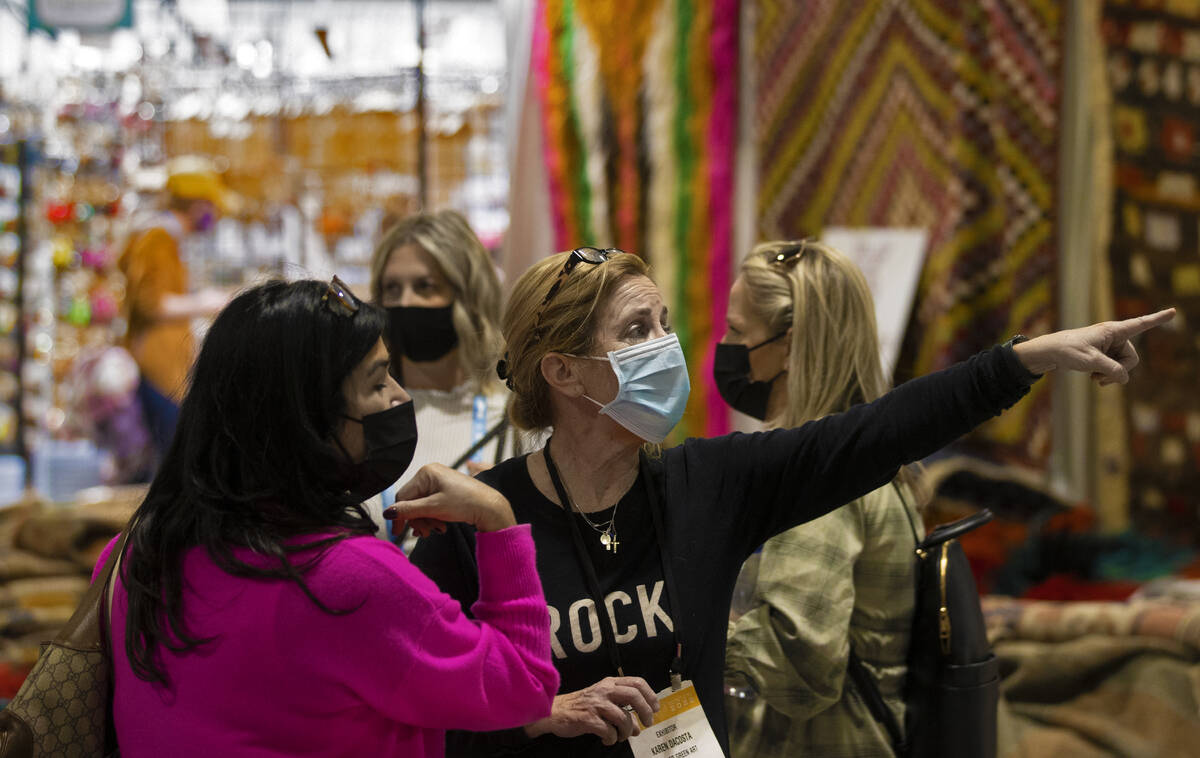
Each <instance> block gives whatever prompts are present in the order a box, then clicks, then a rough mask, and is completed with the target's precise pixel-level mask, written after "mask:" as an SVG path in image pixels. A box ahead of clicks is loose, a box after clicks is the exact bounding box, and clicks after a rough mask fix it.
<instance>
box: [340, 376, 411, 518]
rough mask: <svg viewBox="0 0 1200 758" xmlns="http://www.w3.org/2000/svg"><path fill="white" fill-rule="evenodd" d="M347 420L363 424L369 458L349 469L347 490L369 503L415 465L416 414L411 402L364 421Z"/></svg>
mask: <svg viewBox="0 0 1200 758" xmlns="http://www.w3.org/2000/svg"><path fill="white" fill-rule="evenodd" d="M344 418H346V419H347V420H349V421H354V422H356V423H359V424H362V428H363V442H364V444H365V445H366V448H367V454H366V456H365V457H364V458H363V459H362V460H361V461H359V462H357V463H354V464H353V465H351V466H350V470H349V472H348V474H347V476H348V479H349V481H348V483H347V484H348V486H347V489H348V490H350V492H352V493H353V494H354V495H355V496H356V497H358V498H359V499H360V500H367V499H369V498H372V497H374V496H376V495H378V494H379V493H380V492H383V491H384V490H385V489H387V488H388V487H389V486H390V485H391V484H392V483H393V482H395V481H396V480H397V479H399V478H400V477H401V475H403V474H404V472H405V471H406V470H407V469H408V464H410V463H412V459H413V453H415V452H416V450H417V414H416V411H415V410H414V408H413V402H412V401H411V400H409V401H408V402H407V403H401V404H400V405H394V406H392V407H391V408H388V409H387V410H386V411H379V412H378V413H368V414H367V415H365V416H363V417H362V418H354V417H353V416H345V417H344ZM340 446H341V445H340V443H339V447H340Z"/></svg>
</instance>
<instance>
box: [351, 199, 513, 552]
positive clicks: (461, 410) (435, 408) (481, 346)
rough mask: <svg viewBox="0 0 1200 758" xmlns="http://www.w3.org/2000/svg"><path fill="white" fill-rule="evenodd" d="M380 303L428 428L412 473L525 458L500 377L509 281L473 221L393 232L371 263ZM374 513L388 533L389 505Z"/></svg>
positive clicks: (473, 469)
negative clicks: (433, 466)
mask: <svg viewBox="0 0 1200 758" xmlns="http://www.w3.org/2000/svg"><path fill="white" fill-rule="evenodd" d="M371 300H372V301H373V302H374V303H375V304H376V305H379V306H381V307H383V308H384V309H385V310H386V311H387V316H388V326H387V342H388V348H389V350H390V351H391V354H392V367H391V370H392V374H393V375H394V376H396V377H397V379H398V380H400V381H401V382H402V383H403V384H404V387H405V388H406V389H407V390H408V391H409V393H410V394H411V395H412V397H413V403H414V405H415V406H416V412H417V423H418V424H420V426H421V428H422V429H423V430H425V431H424V433H422V435H421V438H420V440H419V441H418V443H417V450H416V453H415V454H414V457H413V464H414V465H413V468H412V469H410V470H412V471H416V470H418V469H419V468H420V467H421V466H423V465H424V464H426V463H441V464H443V465H446V466H455V465H457V466H458V467H459V468H460V470H462V471H464V472H467V473H471V474H475V473H478V472H479V471H481V470H483V469H484V468H487V467H488V466H490V465H492V464H494V463H497V462H499V461H500V460H503V459H504V458H507V457H509V456H510V455H513V454H515V453H516V452H518V448H516V447H514V445H515V444H517V440H516V437H515V435H514V434H513V433H512V431H511V430H510V429H509V428H508V426H507V424H506V421H505V407H506V405H507V403H508V396H509V393H508V390H507V389H506V388H505V387H504V385H503V383H501V382H500V381H498V380H497V378H496V371H495V367H496V360H497V359H498V358H499V357H500V353H501V345H502V342H503V340H502V338H501V336H500V326H499V322H500V300H501V292H500V280H499V278H498V277H497V275H496V268H495V266H494V265H493V263H492V259H491V256H490V255H489V254H488V252H487V250H486V249H485V248H484V247H483V244H482V243H481V242H480V241H479V238H478V237H477V236H475V232H473V231H472V230H471V227H470V226H469V225H468V224H467V220H466V219H465V218H463V217H462V216H461V215H460V214H458V213H456V212H454V211H439V212H437V213H419V214H416V215H413V216H409V217H407V218H405V219H402V220H401V221H400V222H398V223H397V224H395V225H394V226H392V227H391V228H390V229H388V230H387V231H386V232H385V233H384V235H383V237H382V238H381V240H380V242H379V244H378V246H377V247H376V249H375V254H374V257H373V259H372V262H371ZM389 504H390V503H389ZM367 506H368V510H369V511H370V513H371V516H372V519H373V520H374V521H375V522H376V524H378V525H380V526H381V527H382V526H383V525H384V524H385V522H384V519H383V516H382V511H383V504H382V503H381V501H380V500H375V501H373V502H371V503H368V504H367ZM380 534H386V532H385V531H382V530H381V532H380Z"/></svg>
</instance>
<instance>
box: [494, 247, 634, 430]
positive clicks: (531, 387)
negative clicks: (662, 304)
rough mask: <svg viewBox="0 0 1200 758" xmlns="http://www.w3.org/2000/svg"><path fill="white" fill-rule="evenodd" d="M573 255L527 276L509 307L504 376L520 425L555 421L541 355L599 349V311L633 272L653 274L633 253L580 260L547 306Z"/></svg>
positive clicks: (542, 426) (556, 258) (535, 268)
mask: <svg viewBox="0 0 1200 758" xmlns="http://www.w3.org/2000/svg"><path fill="white" fill-rule="evenodd" d="M570 255H571V253H569V252H566V253H558V254H556V255H552V256H550V257H549V258H546V259H545V260H543V261H540V262H538V263H536V264H534V265H533V266H532V267H531V268H530V269H529V270H528V271H526V272H525V273H524V274H522V275H521V278H520V279H518V280H517V283H516V284H515V285H514V286H513V289H512V294H511V295H510V296H509V299H508V307H507V308H506V309H505V311H504V339H505V343H506V344H505V350H506V352H505V354H504V365H505V374H506V376H507V377H508V382H509V389H511V390H512V391H513V401H512V404H511V406H510V408H509V416H510V417H511V418H512V422H513V424H514V425H515V426H516V427H517V428H519V429H524V430H536V429H545V428H547V427H549V426H552V425H553V423H554V420H553V418H552V416H551V406H550V386H549V385H548V384H547V383H546V378H545V377H544V376H542V358H543V357H545V355H546V354H547V353H571V354H573V355H588V354H589V353H590V352H591V351H592V350H593V349H594V347H595V344H594V343H595V336H596V331H597V327H598V324H597V318H598V315H599V313H600V311H602V310H603V307H604V305H605V303H607V302H608V299H609V296H610V295H611V294H612V292H613V290H614V289H616V287H617V285H618V284H620V283H621V282H622V281H624V280H625V279H628V278H629V277H631V276H647V277H648V276H649V275H650V269H649V267H648V266H647V265H646V262H645V261H643V260H642V259H641V258H639V257H637V256H636V255H630V254H629V253H620V254H618V255H614V256H613V257H611V258H609V259H608V260H607V261H604V262H603V263H598V264H591V263H579V264H578V265H576V266H575V268H574V270H572V271H571V272H570V273H568V274H567V275H566V276H565V277H563V281H562V284H560V285H559V288H558V292H556V293H555V294H554V297H553V298H551V300H550V302H549V303H547V305H546V307H545V310H543V309H542V302H543V301H544V300H545V299H546V293H547V292H549V291H550V288H551V287H553V286H554V282H555V281H557V280H558V276H559V273H560V272H561V271H562V270H563V265H564V264H565V263H566V261H567V258H568V257H569V256H570ZM539 311H540V312H541V317H540V320H539V317H538V314H539ZM539 323H540V326H539Z"/></svg>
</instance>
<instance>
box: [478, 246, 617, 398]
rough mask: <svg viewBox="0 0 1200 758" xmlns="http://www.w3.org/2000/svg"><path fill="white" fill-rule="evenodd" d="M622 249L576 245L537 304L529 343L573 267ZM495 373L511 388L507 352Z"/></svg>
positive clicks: (537, 336) (537, 335) (538, 336)
mask: <svg viewBox="0 0 1200 758" xmlns="http://www.w3.org/2000/svg"><path fill="white" fill-rule="evenodd" d="M624 252H625V251H624V250H618V249H617V248H615V247H608V248H604V249H603V250H602V249H600V248H598V247H577V248H575V249H574V250H572V251H571V254H570V255H568V256H567V260H566V261H565V262H564V263H563V267H562V269H561V270H559V272H558V276H556V277H555V278H554V284H551V285H550V289H549V290H548V291H547V292H546V296H545V297H544V298H542V302H541V304H540V305H539V306H538V310H537V314H536V315H535V316H534V317H533V333H532V336H531V337H530V344H533V343H536V342H537V341H538V340H540V339H541V338H542V314H544V313H545V312H546V306H547V305H549V304H550V301H551V300H553V299H554V296H555V295H557V294H558V290H559V289H560V288H561V287H562V284H563V282H564V281H566V279H567V276H569V275H570V273H571V272H572V271H574V270H575V267H576V266H578V265H579V264H580V263H590V264H591V265H593V266H598V265H600V264H601V263H604V262H605V261H607V260H608V259H609V258H612V257H613V256H614V255H619V254H621V253H624ZM496 375H497V376H499V377H500V379H502V380H503V381H504V383H505V385H507V386H508V388H509V389H510V390H511V389H513V382H512V372H511V371H510V370H509V365H508V353H505V354H504V357H503V358H501V359H500V360H499V361H497V362H496Z"/></svg>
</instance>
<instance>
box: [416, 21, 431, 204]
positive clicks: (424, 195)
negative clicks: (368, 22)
mask: <svg viewBox="0 0 1200 758" xmlns="http://www.w3.org/2000/svg"><path fill="white" fill-rule="evenodd" d="M417 200H418V201H419V202H420V204H421V210H422V211H424V210H426V209H427V208H428V206H429V155H428V148H427V147H426V144H425V0H417Z"/></svg>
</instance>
